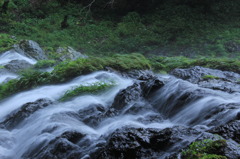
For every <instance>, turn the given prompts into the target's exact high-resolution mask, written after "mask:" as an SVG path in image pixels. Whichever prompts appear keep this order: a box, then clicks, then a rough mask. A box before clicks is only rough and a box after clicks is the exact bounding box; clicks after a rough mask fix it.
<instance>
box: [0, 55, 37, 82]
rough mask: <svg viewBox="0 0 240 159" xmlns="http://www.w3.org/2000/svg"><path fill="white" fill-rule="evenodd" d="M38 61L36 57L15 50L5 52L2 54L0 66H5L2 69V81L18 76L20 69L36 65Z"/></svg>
mask: <svg viewBox="0 0 240 159" xmlns="http://www.w3.org/2000/svg"><path fill="white" fill-rule="evenodd" d="M36 62H37V61H36V60H35V59H31V58H28V57H26V56H24V55H22V54H20V53H18V52H16V51H14V50H10V51H7V52H5V53H3V54H2V55H0V67H3V68H1V69H0V74H1V76H0V83H3V82H7V81H8V80H10V79H15V78H17V77H18V74H17V72H18V71H20V70H21V69H24V68H28V67H30V66H31V65H34V64H35V63H36Z"/></svg>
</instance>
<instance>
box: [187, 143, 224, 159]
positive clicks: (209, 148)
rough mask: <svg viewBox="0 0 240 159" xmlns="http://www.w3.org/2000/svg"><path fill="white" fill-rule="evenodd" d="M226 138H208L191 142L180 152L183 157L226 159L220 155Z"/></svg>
mask: <svg viewBox="0 0 240 159" xmlns="http://www.w3.org/2000/svg"><path fill="white" fill-rule="evenodd" d="M224 147H226V140H216V141H213V140H209V139H205V140H202V141H196V142H193V143H192V144H191V145H190V146H189V148H188V149H187V150H185V151H183V152H182V158H183V159H193V158H194V159H210V158H211V159H227V157H225V156H222V153H223V152H222V151H223V148H224Z"/></svg>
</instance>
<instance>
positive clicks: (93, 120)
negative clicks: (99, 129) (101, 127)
mask: <svg viewBox="0 0 240 159" xmlns="http://www.w3.org/2000/svg"><path fill="white" fill-rule="evenodd" d="M105 111H106V110H105V107H104V106H102V105H101V104H91V105H89V106H88V107H86V108H84V109H81V110H79V111H78V116H79V118H80V120H81V121H82V122H84V123H85V124H87V125H90V126H93V127H94V126H97V125H98V124H99V122H100V121H102V120H103V113H104V112H105Z"/></svg>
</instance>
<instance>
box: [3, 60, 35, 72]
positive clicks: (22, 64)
mask: <svg viewBox="0 0 240 159" xmlns="http://www.w3.org/2000/svg"><path fill="white" fill-rule="evenodd" d="M32 66H33V65H32V64H30V63H28V62H27V61H25V60H12V61H11V62H9V63H8V64H6V65H5V66H4V67H5V68H6V69H8V70H9V71H11V72H13V73H17V72H19V71H20V70H23V69H27V68H30V67H32Z"/></svg>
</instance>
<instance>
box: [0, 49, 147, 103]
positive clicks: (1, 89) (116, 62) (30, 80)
mask: <svg viewBox="0 0 240 159" xmlns="http://www.w3.org/2000/svg"><path fill="white" fill-rule="evenodd" d="M106 67H111V68H113V69H115V70H118V71H129V70H134V69H138V70H145V69H150V63H149V61H148V60H147V59H146V58H145V57H144V56H143V55H141V54H127V55H114V56H112V57H102V58H96V57H90V58H86V59H77V60H75V61H66V62H63V63H61V64H59V65H57V66H56V67H55V68H54V70H53V71H52V72H51V73H47V72H45V73H43V72H38V71H35V70H27V71H24V72H23V73H22V75H21V78H20V79H18V80H11V81H9V82H8V83H5V84H2V85H0V99H3V98H5V97H7V96H9V95H11V94H13V93H17V92H20V91H23V90H26V89H31V88H34V87H36V86H39V85H44V84H55V83H61V82H65V81H67V80H70V79H72V78H74V77H77V76H80V75H83V74H88V73H91V72H94V71H98V70H104V69H105V68H106Z"/></svg>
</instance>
